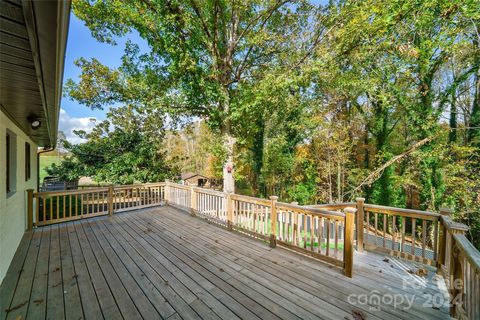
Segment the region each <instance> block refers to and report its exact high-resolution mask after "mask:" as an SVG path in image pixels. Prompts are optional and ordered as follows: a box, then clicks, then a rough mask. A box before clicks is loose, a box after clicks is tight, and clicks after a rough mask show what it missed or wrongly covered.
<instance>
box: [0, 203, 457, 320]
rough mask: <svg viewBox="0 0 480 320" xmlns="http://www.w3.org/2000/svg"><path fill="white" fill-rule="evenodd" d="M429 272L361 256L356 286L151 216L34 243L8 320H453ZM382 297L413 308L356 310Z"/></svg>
mask: <svg viewBox="0 0 480 320" xmlns="http://www.w3.org/2000/svg"><path fill="white" fill-rule="evenodd" d="M419 267H422V266H421V265H420V264H418V263H411V262H406V261H405V260H402V259H398V258H392V257H390V258H389V261H386V262H385V261H383V256H381V255H378V254H374V253H370V252H367V253H366V254H356V255H355V266H354V276H353V278H347V277H345V276H344V275H343V274H342V270H341V269H340V268H338V267H333V266H329V265H327V264H325V263H324V262H320V261H318V260H315V259H312V258H311V257H307V256H303V255H300V254H298V253H294V252H292V251H290V250H287V249H283V248H280V247H277V248H276V249H271V248H270V247H269V246H268V244H267V243H265V242H262V241H259V240H255V239H252V238H250V237H247V236H245V235H242V234H239V233H237V232H231V231H228V230H225V229H222V228H219V227H218V226H215V225H214V224H211V223H207V222H206V221H204V220H202V219H198V218H193V217H191V216H190V215H189V214H186V213H185V212H182V211H181V210H179V209H177V208H174V207H153V208H148V209H140V210H136V211H131V212H124V213H118V214H115V215H114V216H113V217H108V216H104V217H97V218H92V219H85V220H78V221H75V222H67V223H61V224H58V225H53V226H47V227H41V228H37V229H34V231H33V232H27V233H25V235H24V237H23V238H22V242H21V244H20V246H19V248H18V250H17V252H16V254H15V257H14V260H13V262H12V265H11V266H10V268H9V270H8V272H7V278H6V279H5V280H4V281H3V283H2V285H1V287H0V298H1V299H2V301H1V307H2V310H0V316H1V317H0V320H3V319H6V318H8V319H20V318H21V319H25V318H26V319H39V318H42V319H43V318H52V319H53V318H55V319H62V318H66V319H81V318H85V319H102V318H104V319H122V318H124V319H136V318H137V319H142V318H143V319H172V320H173V319H212V320H213V319H215V320H216V319H236V318H241V319H285V320H290V319H292V320H293V319H325V320H330V319H353V318H354V317H355V316H354V313H355V312H361V313H362V314H363V315H364V316H365V318H366V319H372V320H377V319H388V320H393V319H406V320H409V319H417V318H421V319H425V320H427V319H448V318H449V316H448V308H445V306H442V307H441V308H440V310H437V309H434V308H431V307H430V308H429V307H424V306H423V304H424V303H425V301H426V299H428V295H433V294H440V295H442V294H443V295H446V294H447V293H446V290H445V288H442V287H441V285H440V283H437V281H435V279H434V273H433V271H434V269H433V268H430V269H428V270H429V271H430V272H429V275H428V276H427V277H418V276H415V275H412V274H411V273H409V272H408V271H409V269H413V268H419ZM405 279H407V280H408V281H412V282H416V283H421V286H420V289H419V288H418V287H413V286H411V287H409V286H405V285H404V284H403V283H402V281H404V280H405ZM438 282H441V281H438ZM372 293H378V294H379V295H380V296H381V295H384V294H399V295H403V296H408V297H412V296H415V301H414V302H413V304H412V306H411V308H404V307H405V306H406V305H405V303H404V304H401V305H399V306H396V307H394V305H393V304H391V305H390V304H382V305H380V306H378V305H375V304H372V303H370V304H366V305H358V304H352V303H351V302H350V300H349V296H350V295H351V294H356V295H357V296H358V295H361V294H363V295H367V296H368V295H371V294H372ZM424 293H425V295H424ZM376 307H377V308H376ZM7 311H8V312H7Z"/></svg>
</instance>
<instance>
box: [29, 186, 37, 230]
mask: <svg viewBox="0 0 480 320" xmlns="http://www.w3.org/2000/svg"><path fill="white" fill-rule="evenodd" d="M37 205H38V204H37ZM32 229H33V189H27V231H32Z"/></svg>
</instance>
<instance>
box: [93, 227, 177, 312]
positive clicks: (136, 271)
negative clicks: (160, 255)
mask: <svg viewBox="0 0 480 320" xmlns="http://www.w3.org/2000/svg"><path fill="white" fill-rule="evenodd" d="M92 229H93V231H94V232H95V234H96V235H97V237H99V240H100V239H102V237H103V238H104V239H105V241H106V242H108V243H109V244H110V246H111V247H112V249H113V251H114V252H115V254H116V255H117V256H118V258H119V259H120V260H121V262H122V263H123V264H124V265H125V267H126V268H127V269H128V271H129V272H130V274H131V275H132V277H133V278H134V279H135V281H137V283H138V284H139V286H140V287H141V289H142V290H143V291H144V293H145V295H146V296H147V298H148V299H149V301H150V302H151V304H152V305H153V306H154V307H155V308H156V309H157V311H158V313H159V314H160V316H161V317H162V318H164V319H166V318H168V317H171V316H172V315H173V314H174V313H175V310H174V309H173V307H172V306H171V305H170V303H168V301H167V300H166V299H165V297H164V296H163V295H162V293H161V292H160V291H159V290H158V289H157V288H156V287H155V284H154V283H153V282H152V281H150V279H149V278H148V277H147V276H146V274H145V273H144V272H143V270H142V269H140V267H139V266H138V265H137V264H136V263H135V261H133V260H132V259H131V258H130V256H129V255H128V254H127V253H126V252H125V250H124V248H123V247H122V246H121V245H120V244H119V243H118V241H117V239H115V238H114V237H113V235H112V234H111V233H110V231H109V230H108V229H107V228H106V227H105V225H104V224H103V223H102V222H101V221H99V223H97V224H95V225H94V226H93V227H92Z"/></svg>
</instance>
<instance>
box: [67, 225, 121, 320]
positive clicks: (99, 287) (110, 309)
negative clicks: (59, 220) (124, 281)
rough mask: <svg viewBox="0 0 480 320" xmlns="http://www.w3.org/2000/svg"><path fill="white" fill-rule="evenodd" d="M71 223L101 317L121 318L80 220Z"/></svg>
mask: <svg viewBox="0 0 480 320" xmlns="http://www.w3.org/2000/svg"><path fill="white" fill-rule="evenodd" d="M72 223H73V226H74V228H75V233H76V235H77V237H78V242H79V244H80V248H81V250H82V253H83V257H84V259H85V265H86V267H87V269H88V274H89V275H90V279H91V281H92V284H93V287H94V289H95V290H94V291H95V293H96V297H97V299H98V302H99V304H100V309H101V311H102V315H103V317H105V319H121V318H123V317H122V314H121V312H120V309H119V308H118V306H117V303H116V301H115V298H114V297H113V295H112V292H111V291H110V288H109V286H108V284H107V281H106V280H105V278H104V275H103V273H102V271H101V269H100V266H99V264H98V262H97V260H96V258H95V255H94V253H93V249H92V248H91V247H90V244H89V242H88V240H87V237H86V236H85V234H84V233H83V230H82V226H81V223H82V222H80V221H75V222H72ZM84 310H85V309H84Z"/></svg>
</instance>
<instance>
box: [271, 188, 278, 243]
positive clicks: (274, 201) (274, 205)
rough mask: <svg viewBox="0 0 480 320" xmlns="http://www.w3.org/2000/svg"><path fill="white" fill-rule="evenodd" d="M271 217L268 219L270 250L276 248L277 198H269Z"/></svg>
mask: <svg viewBox="0 0 480 320" xmlns="http://www.w3.org/2000/svg"><path fill="white" fill-rule="evenodd" d="M270 200H271V201H272V203H271V217H270V223H271V224H270V248H275V247H276V246H277V201H278V197H277V196H271V197H270Z"/></svg>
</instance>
